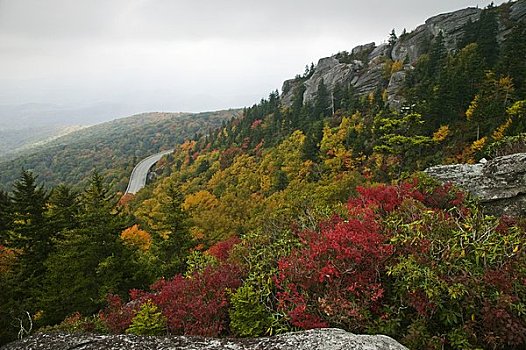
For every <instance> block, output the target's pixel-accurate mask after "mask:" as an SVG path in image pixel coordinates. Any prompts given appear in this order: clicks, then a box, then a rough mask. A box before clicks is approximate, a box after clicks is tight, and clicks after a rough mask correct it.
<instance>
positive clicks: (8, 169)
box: [0, 110, 238, 191]
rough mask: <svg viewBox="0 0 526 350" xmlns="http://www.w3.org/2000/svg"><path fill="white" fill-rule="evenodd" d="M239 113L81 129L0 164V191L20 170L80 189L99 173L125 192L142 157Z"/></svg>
mask: <svg viewBox="0 0 526 350" xmlns="http://www.w3.org/2000/svg"><path fill="white" fill-rule="evenodd" d="M237 113H238V112H237V111H236V110H230V111H218V112H207V113H199V114H192V113H145V114H140V115H136V116H133V117H129V118H123V119H118V120H115V121H111V122H107V123H103V124H99V125H96V126H93V127H90V128H86V129H82V130H79V131H77V132H74V133H71V134H69V135H66V136H64V137H61V138H59V139H57V140H55V141H53V142H51V143H49V144H46V145H44V146H42V147H40V148H39V149H37V150H31V151H29V152H27V153H26V154H22V155H20V156H18V157H17V158H16V159H13V160H10V161H5V162H3V163H0V188H4V189H6V188H8V186H10V184H12V182H13V181H14V180H15V179H17V178H18V177H19V176H20V173H21V171H22V170H24V169H25V170H31V171H33V172H35V173H37V174H39V177H40V180H41V181H43V182H44V183H45V184H46V185H47V186H56V185H58V184H61V183H64V184H68V185H73V186H75V187H77V188H81V186H83V185H84V184H85V183H86V180H87V178H88V177H89V174H90V173H91V172H92V171H93V170H94V169H97V170H98V171H100V173H101V174H103V175H104V176H105V177H106V178H107V179H109V181H110V182H111V184H112V185H113V186H114V188H115V190H119V191H124V189H125V188H126V184H127V181H128V179H129V174H130V173H131V170H132V169H133V167H134V165H136V164H137V162H138V161H140V160H141V159H142V158H144V157H147V156H149V155H150V154H153V153H156V152H158V151H160V150H165V149H170V148H173V147H174V145H176V144H178V143H181V142H182V141H184V140H185V139H186V138H190V137H193V136H194V135H195V134H196V133H200V132H206V131H207V130H209V129H213V128H216V127H218V126H219V125H221V123H222V122H223V121H228V120H230V119H231V118H233V117H234V116H236V115H237Z"/></svg>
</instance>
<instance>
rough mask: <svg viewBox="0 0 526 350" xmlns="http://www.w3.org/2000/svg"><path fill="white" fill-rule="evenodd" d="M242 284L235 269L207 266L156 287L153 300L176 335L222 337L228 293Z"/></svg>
mask: <svg viewBox="0 0 526 350" xmlns="http://www.w3.org/2000/svg"><path fill="white" fill-rule="evenodd" d="M240 285H241V276H240V271H239V269H238V268H237V267H236V266H233V265H227V264H223V265H220V266H218V267H208V268H206V269H205V270H204V271H203V272H201V273H195V274H194V275H192V277H191V278H184V277H183V276H181V275H178V276H175V277H174V278H173V279H172V280H170V281H164V280H161V281H159V282H158V283H156V284H155V285H154V286H153V289H154V290H155V291H156V293H155V294H153V295H152V296H151V298H152V300H153V301H154V302H155V303H156V304H157V305H158V306H159V307H160V308H161V310H162V312H163V314H164V316H166V318H167V321H168V328H169V330H170V332H171V333H173V334H186V335H201V336H219V335H221V334H223V333H225V332H226V331H227V330H228V324H229V319H228V306H229V299H228V296H229V293H228V291H229V290H232V291H234V290H235V289H237V288H238V287H239V286H240Z"/></svg>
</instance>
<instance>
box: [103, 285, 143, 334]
mask: <svg viewBox="0 0 526 350" xmlns="http://www.w3.org/2000/svg"><path fill="white" fill-rule="evenodd" d="M107 303H108V306H107V307H106V308H105V309H104V310H102V311H101V312H100V313H99V316H100V319H101V320H102V321H103V322H104V324H105V325H106V327H108V329H109V330H110V332H111V333H114V334H120V333H124V331H125V330H126V329H127V328H128V327H129V326H130V324H131V322H132V319H133V318H134V317H135V315H136V314H137V311H138V309H139V307H140V304H139V303H127V304H125V303H123V301H122V299H121V297H119V296H118V295H111V294H110V295H108V296H107Z"/></svg>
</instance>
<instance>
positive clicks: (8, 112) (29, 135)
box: [0, 103, 137, 159]
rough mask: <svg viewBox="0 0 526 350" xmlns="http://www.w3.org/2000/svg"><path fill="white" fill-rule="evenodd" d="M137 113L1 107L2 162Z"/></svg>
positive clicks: (114, 107)
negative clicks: (97, 125)
mask: <svg viewBox="0 0 526 350" xmlns="http://www.w3.org/2000/svg"><path fill="white" fill-rule="evenodd" d="M134 112H137V110H136V109H134V108H133V107H129V106H128V107H127V106H124V105H119V104H112V103H99V104H94V105H87V106H74V105H67V106H64V105H55V104H46V103H26V104H21V105H0V159H1V158H5V157H8V156H12V155H13V154H15V153H17V152H19V151H21V150H24V149H28V148H30V147H32V146H35V145H37V144H41V143H43V142H46V141H49V140H50V139H53V138H56V137H58V136H61V135H65V134H68V133H70V132H72V131H75V130H78V129H80V128H81V127H85V126H90V125H94V124H98V123H102V122H105V121H109V120H112V119H116V118H118V117H124V116H128V115H131V114H133V113H134Z"/></svg>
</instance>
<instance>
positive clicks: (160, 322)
mask: <svg viewBox="0 0 526 350" xmlns="http://www.w3.org/2000/svg"><path fill="white" fill-rule="evenodd" d="M126 333H128V334H135V335H162V334H163V333H166V318H165V317H164V316H163V315H162V313H161V312H160V311H159V309H158V308H157V305H155V304H154V303H153V302H152V301H151V300H148V301H147V302H145V303H144V304H142V305H141V308H140V309H139V312H138V313H137V315H135V317H134V318H133V320H132V323H131V325H130V327H129V328H128V329H127V330H126Z"/></svg>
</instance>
